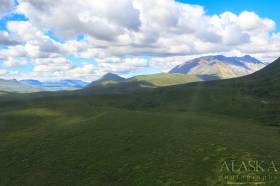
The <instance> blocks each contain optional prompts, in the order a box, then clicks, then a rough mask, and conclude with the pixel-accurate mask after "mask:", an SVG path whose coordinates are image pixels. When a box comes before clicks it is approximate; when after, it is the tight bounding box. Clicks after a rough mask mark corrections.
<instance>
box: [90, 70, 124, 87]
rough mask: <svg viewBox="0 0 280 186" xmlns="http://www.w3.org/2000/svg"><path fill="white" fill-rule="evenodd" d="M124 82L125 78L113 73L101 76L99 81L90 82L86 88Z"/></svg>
mask: <svg viewBox="0 0 280 186" xmlns="http://www.w3.org/2000/svg"><path fill="white" fill-rule="evenodd" d="M123 80H125V78H123V77H121V76H119V75H116V74H113V73H107V74H105V75H104V76H102V77H101V78H100V79H98V80H96V81H93V82H91V83H90V84H88V85H87V88H88V87H94V86H106V85H110V84H116V83H119V82H121V81H123Z"/></svg>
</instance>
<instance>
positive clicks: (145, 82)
mask: <svg viewBox="0 0 280 186" xmlns="http://www.w3.org/2000/svg"><path fill="white" fill-rule="evenodd" d="M266 65H267V63H264V62H261V61H259V60H257V59H256V58H254V57H251V56H249V55H245V56H242V57H226V56H223V55H216V56H203V57H199V58H195V59H193V60H190V61H187V62H185V63H183V64H181V65H178V66H176V67H174V68H173V69H171V70H170V71H169V73H158V74H151V75H139V76H135V77H131V78H128V79H125V78H123V77H121V76H119V75H116V74H113V73H107V74H105V75H104V76H102V77H101V78H100V79H98V80H96V81H93V82H91V83H87V82H84V81H81V80H60V81H46V82H41V81H38V80H33V79H28V80H21V81H16V80H7V81H6V82H5V83H4V82H1V81H0V91H7V92H34V91H59V90H77V89H82V88H84V87H85V88H86V89H87V88H91V87H97V86H102V87H104V86H115V85H116V84H119V83H121V84H122V86H123V85H125V84H129V85H130V86H132V84H133V83H134V85H133V86H136V84H137V86H136V87H139V86H140V87H141V86H144V87H146V86H148V87H161V86H170V85H176V84H184V83H190V82H196V81H209V80H217V79H228V78H235V77H240V76H244V75H248V74H251V73H253V72H255V71H258V70H260V69H262V68H263V67H265V66H266ZM9 82H10V83H11V84H10V83H9Z"/></svg>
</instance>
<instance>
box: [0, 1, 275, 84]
mask: <svg viewBox="0 0 280 186" xmlns="http://www.w3.org/2000/svg"><path fill="white" fill-rule="evenodd" d="M4 2H6V3H5V4H6V5H7V2H8V1H4ZM18 2H19V5H18V6H17V7H16V10H15V11H16V12H17V13H21V14H24V15H25V16H26V17H28V21H10V22H8V24H7V29H8V31H7V32H6V31H2V32H0V45H4V46H6V47H5V48H4V49H1V50H0V56H1V58H2V59H3V60H4V61H5V64H6V67H8V66H13V65H19V64H20V63H19V62H17V63H14V64H13V63H12V62H11V59H18V58H27V59H29V61H31V62H30V63H31V64H33V66H34V68H33V71H32V72H30V73H29V74H28V73H25V75H21V73H16V72H13V73H12V74H13V75H14V76H17V77H20V78H23V77H25V76H28V75H29V76H32V77H33V76H35V75H38V74H40V75H42V76H44V77H46V78H47V77H56V78H58V77H59V78H65V77H69V76H70V77H77V78H88V79H89V78H95V77H97V76H100V75H102V74H104V73H106V72H115V73H119V74H126V73H128V72H132V71H133V72H137V71H141V70H143V69H145V68H154V69H158V71H167V70H169V68H172V67H173V65H177V64H179V63H182V62H184V61H185V60H187V59H190V58H191V57H194V56H199V55H206V54H226V55H227V54H231V55H243V54H251V55H253V56H255V57H258V58H260V59H261V60H265V61H272V59H274V58H276V57H277V56H279V55H280V52H279V51H280V33H277V32H275V22H274V21H273V20H271V19H268V18H263V17H260V16H259V15H257V14H256V13H254V12H248V11H243V12H241V13H240V14H234V13H231V12H224V13H222V14H220V15H207V14H206V12H205V10H204V7H202V6H197V5H191V4H184V3H179V2H177V1H175V0H157V1H150V0H118V2H117V3H116V2H115V0H103V1H92V0H84V1H74V0H67V1H66V0H57V1H49V0H18ZM6 7H8V6H6ZM49 30H52V31H53V33H54V34H55V35H56V36H57V37H59V38H61V39H62V40H63V41H64V42H59V41H57V40H56V39H54V38H52V37H50V36H48V35H46V32H47V31H49ZM79 35H83V36H84V37H83V39H81V40H76V37H77V36H79ZM69 55H74V56H77V57H78V58H86V59H95V61H96V64H90V63H82V64H81V65H79V66H75V65H73V63H72V62H71V61H69V60H68V56H69ZM146 56H148V57H149V60H148V59H147V58H145V57H146ZM22 65H23V64H22ZM83 74H84V75H83ZM10 75H11V73H10Z"/></svg>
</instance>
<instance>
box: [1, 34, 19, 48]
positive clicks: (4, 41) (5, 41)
mask: <svg viewBox="0 0 280 186" xmlns="http://www.w3.org/2000/svg"><path fill="white" fill-rule="evenodd" d="M18 44H20V42H19V41H17V39H16V38H13V36H11V35H10V34H9V33H8V32H6V31H0V45H3V46H10V45H18Z"/></svg>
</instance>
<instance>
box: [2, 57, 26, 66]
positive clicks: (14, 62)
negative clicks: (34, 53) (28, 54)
mask: <svg viewBox="0 0 280 186" xmlns="http://www.w3.org/2000/svg"><path fill="white" fill-rule="evenodd" d="M26 64H28V61H27V60H26V59H17V58H8V59H6V60H5V61H4V62H3V67H5V68H11V67H20V66H24V65H26Z"/></svg>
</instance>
